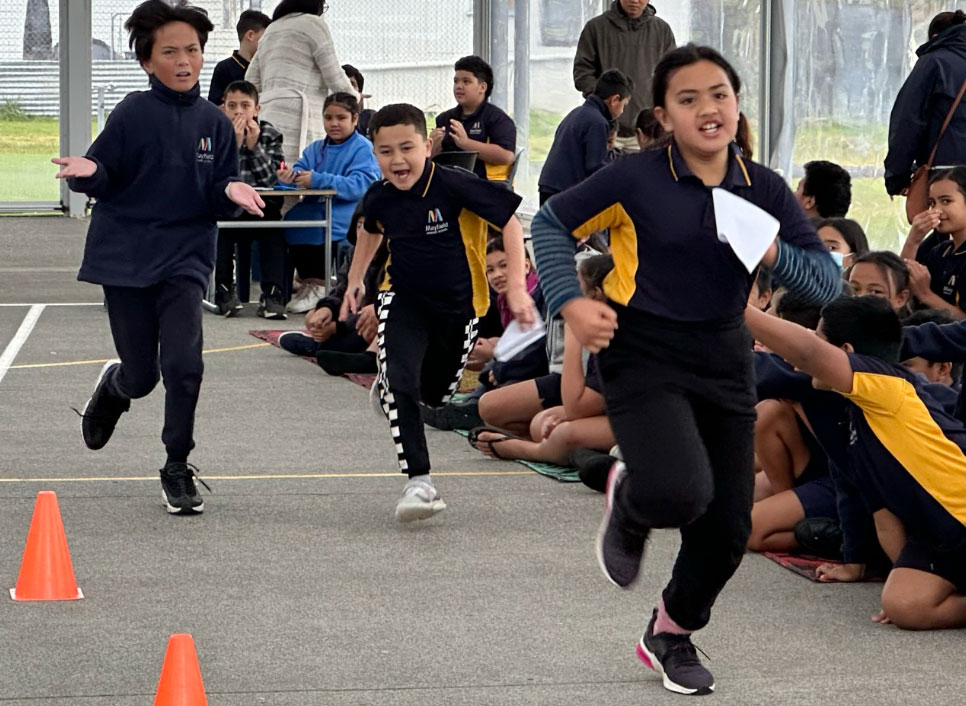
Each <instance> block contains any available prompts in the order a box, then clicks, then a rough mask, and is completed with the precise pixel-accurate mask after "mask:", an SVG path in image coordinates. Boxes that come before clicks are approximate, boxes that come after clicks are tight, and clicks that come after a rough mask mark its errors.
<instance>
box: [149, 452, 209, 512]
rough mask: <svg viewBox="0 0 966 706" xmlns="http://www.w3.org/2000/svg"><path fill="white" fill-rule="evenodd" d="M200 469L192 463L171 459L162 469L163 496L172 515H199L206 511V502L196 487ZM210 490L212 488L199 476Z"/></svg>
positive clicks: (200, 481) (201, 481)
mask: <svg viewBox="0 0 966 706" xmlns="http://www.w3.org/2000/svg"><path fill="white" fill-rule="evenodd" d="M197 471H198V469H197V468H195V467H194V466H193V465H192V464H190V463H177V462H175V461H169V462H168V463H166V464H165V465H164V468H162V469H161V498H162V499H163V500H164V507H165V509H166V510H167V511H168V513H169V514H171V515H197V514H199V513H202V512H204V511H205V503H204V501H203V500H202V499H201V496H200V495H199V494H198V489H197V488H195V482H194V479H195V478H198V474H197ZM198 482H199V483H201V484H202V485H203V486H205V488H207V490H208V492H209V493H210V492H211V488H209V487H208V484H207V483H205V482H204V481H203V480H201V478H198Z"/></svg>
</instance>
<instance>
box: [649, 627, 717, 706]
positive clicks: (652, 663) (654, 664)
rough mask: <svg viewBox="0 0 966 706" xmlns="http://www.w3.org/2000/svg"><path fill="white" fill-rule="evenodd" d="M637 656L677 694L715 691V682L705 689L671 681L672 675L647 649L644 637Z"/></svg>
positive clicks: (705, 693) (687, 694)
mask: <svg viewBox="0 0 966 706" xmlns="http://www.w3.org/2000/svg"><path fill="white" fill-rule="evenodd" d="M637 658H638V659H639V660H641V662H643V663H644V666H645V667H648V668H649V669H653V670H654V671H655V672H657V673H658V674H660V675H661V679H662V680H663V682H664V688H665V689H667V690H668V691H673V692H674V693H675V694H684V695H686V696H707V695H708V694H710V693H712V692H713V691H714V684H712V685H711V686H709V687H706V688H704V689H689V688H687V687H685V686H681V685H680V684H676V683H675V682H673V681H671V679H670V677H668V675H667V674H666V673H665V672H664V667H663V666H662V665H661V662H660V661H659V660H658V658H657V655H655V654H654V653H653V652H651V651H650V650H649V649H647V645H645V644H644V638H643V637H642V638H641V639H640V640H639V641H638V643H637Z"/></svg>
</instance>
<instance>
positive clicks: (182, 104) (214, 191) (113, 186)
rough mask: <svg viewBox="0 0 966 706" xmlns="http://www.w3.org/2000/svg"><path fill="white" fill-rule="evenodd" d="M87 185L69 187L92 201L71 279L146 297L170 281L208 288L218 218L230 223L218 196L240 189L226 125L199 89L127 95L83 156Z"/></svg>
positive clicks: (158, 87)
mask: <svg viewBox="0 0 966 706" xmlns="http://www.w3.org/2000/svg"><path fill="white" fill-rule="evenodd" d="M86 156H87V158H88V159H90V160H92V161H93V162H95V163H96V164H97V171H96V172H94V175H93V176H91V177H88V178H85V179H69V180H68V186H69V187H70V188H71V189H72V190H73V191H79V192H81V193H84V194H87V195H88V196H92V197H94V198H95V199H97V203H96V204H95V205H94V209H93V211H92V214H91V224H90V228H88V231H87V244H86V246H85V248H84V261H83V263H82V264H81V268H80V272H79V273H78V275H77V278H78V279H79V280H81V281H84V282H93V283H95V284H105V285H111V286H117V287H149V286H151V285H153V284H157V283H158V282H161V281H163V280H166V279H170V278H172V277H177V276H187V277H191V278H193V279H195V280H197V281H198V282H201V283H202V285H207V283H208V277H209V275H210V274H211V269H212V267H213V266H214V260H215V236H216V235H217V233H218V229H217V227H216V225H215V222H216V220H217V219H218V218H229V217H232V216H234V215H236V214H237V212H238V208H237V207H236V206H235V204H233V203H232V202H231V201H230V200H229V199H228V197H227V196H226V195H225V188H226V187H227V186H228V183H229V182H231V181H238V180H239V179H238V148H237V147H236V144H235V135H234V131H233V129H232V125H231V121H230V120H229V119H228V117H227V116H226V115H225V114H224V113H222V112H221V110H219V109H218V108H217V107H216V106H214V105H212V104H211V103H209V102H208V101H206V100H205V99H204V98H201V92H200V89H199V87H198V86H197V85H196V86H195V87H194V88H193V89H192V90H190V91H188V92H185V93H180V92H178V91H174V90H172V89H170V88H168V87H167V86H165V85H164V84H163V83H161V82H160V81H159V80H158V79H156V78H155V77H154V76H151V89H150V90H148V91H141V92H137V93H132V94H130V95H128V96H127V97H126V98H125V99H124V100H123V101H121V102H120V103H119V104H118V106H117V107H116V108H115V109H114V111H113V112H112V113H111V116H110V118H108V121H107V124H106V125H105V126H104V131H103V132H101V134H100V135H99V136H98V137H97V139H96V140H94V143H93V144H92V145H91V146H90V149H89V150H88V151H87V155H86Z"/></svg>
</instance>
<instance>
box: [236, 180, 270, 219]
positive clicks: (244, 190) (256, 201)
mask: <svg viewBox="0 0 966 706" xmlns="http://www.w3.org/2000/svg"><path fill="white" fill-rule="evenodd" d="M228 198H229V199H231V200H232V201H233V202H235V203H236V204H238V205H239V206H241V207H242V208H243V209H245V210H246V211H248V213H250V214H252V215H253V216H264V215H265V214H264V213H263V212H262V209H263V208H264V207H265V202H264V201H263V200H262V197H261V196H259V195H258V192H257V191H255V189H253V188H252V187H251V186H249V185H248V184H246V183H245V182H243V181H233V182H231V183H230V184H229V185H228Z"/></svg>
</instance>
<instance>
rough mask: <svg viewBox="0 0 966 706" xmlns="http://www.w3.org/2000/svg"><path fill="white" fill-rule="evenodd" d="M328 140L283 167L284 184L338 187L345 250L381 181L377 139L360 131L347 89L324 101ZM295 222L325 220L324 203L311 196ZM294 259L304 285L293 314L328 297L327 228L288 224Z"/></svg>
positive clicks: (335, 212)
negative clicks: (359, 212) (355, 217)
mask: <svg viewBox="0 0 966 706" xmlns="http://www.w3.org/2000/svg"><path fill="white" fill-rule="evenodd" d="M322 120H323V126H324V128H325V135H326V137H325V139H324V140H316V141H315V142H313V143H312V144H310V145H309V146H308V147H306V148H305V150H304V151H303V152H302V156H301V157H299V159H298V161H297V162H296V163H295V164H294V165H292V167H291V168H288V167H286V168H285V169H280V170H279V171H278V179H279V181H280V182H282V183H283V184H292V183H294V184H295V186H298V187H300V188H303V189H309V188H311V189H335V190H336V191H337V192H338V194H337V195H336V196H335V197H334V198H333V200H332V242H333V244H334V245H335V252H337V253H341V252H343V250H344V248H343V244H347V241H346V233H347V230H348V228H349V221H350V219H351V218H352V212H353V211H354V210H355V207H356V204H357V203H358V202H359V200H360V199H361V198H362V197H363V196H364V195H365V193H366V191H367V190H368V189H369V185H370V184H372V183H373V182H374V181H376V180H377V179H379V175H380V172H379V165H378V163H377V162H376V157H375V155H374V154H373V153H372V143H371V142H369V140H367V139H366V138H365V137H363V136H362V135H360V134H359V133H358V132H356V124H357V123H358V121H359V102H358V101H357V100H356V99H355V97H353V96H352V95H350V94H348V93H333V94H332V95H331V96H329V97H328V98H326V99H325V104H324V109H323V114H322ZM285 218H286V219H295V220H313V219H318V220H322V219H324V218H325V209H324V205H323V203H322V202H321V201H320V200H319V199H318V198H313V197H306V198H305V199H303V201H302V202H301V203H299V204H297V205H296V206H295V207H294V208H292V209H291V210H290V211H289V212H288V213H287V214H286V216H285ZM285 239H286V241H287V242H288V244H289V250H290V252H291V255H292V262H293V263H294V265H295V269H296V270H298V273H299V278H300V279H301V281H302V287H301V289H299V290H298V292H296V293H295V294H294V295H293V296H292V301H290V302H289V304H288V306H287V307H286V310H287V311H290V312H292V313H301V312H305V311H311V310H312V309H313V308H314V307H315V304H316V302H317V301H318V300H319V299H321V298H322V297H323V296H324V285H325V232H324V230H323V229H322V228H289V229H288V230H286V232H285Z"/></svg>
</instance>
